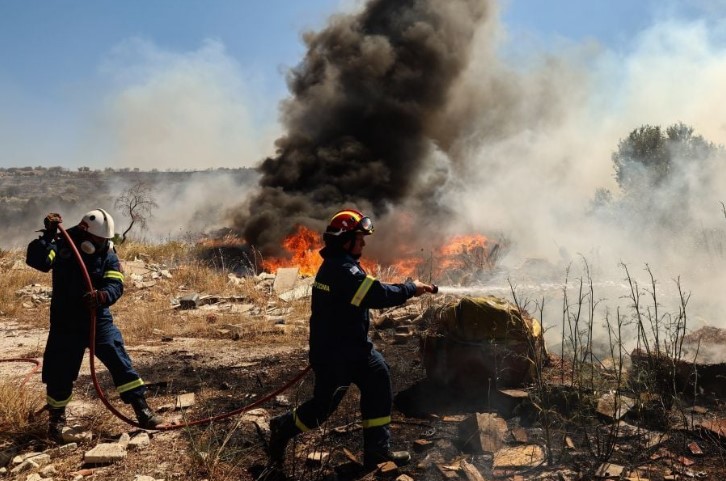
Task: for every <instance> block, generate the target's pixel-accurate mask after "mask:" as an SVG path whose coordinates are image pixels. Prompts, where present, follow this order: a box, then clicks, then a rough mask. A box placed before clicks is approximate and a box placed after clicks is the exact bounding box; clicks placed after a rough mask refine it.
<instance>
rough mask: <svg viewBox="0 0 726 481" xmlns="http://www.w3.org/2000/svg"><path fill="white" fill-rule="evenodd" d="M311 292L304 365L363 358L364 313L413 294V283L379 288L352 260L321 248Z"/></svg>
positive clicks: (367, 349) (366, 348)
mask: <svg viewBox="0 0 726 481" xmlns="http://www.w3.org/2000/svg"><path fill="white" fill-rule="evenodd" d="M320 255H321V256H322V257H323V264H322V265H321V266H320V269H319V270H318V273H317V275H316V276H315V283H314V284H313V290H312V314H311V316H310V353H309V356H310V362H311V363H323V362H338V361H357V360H364V359H367V358H368V356H369V355H370V353H371V350H372V349H373V343H372V342H371V341H370V339H369V338H368V328H369V327H370V317H369V313H368V309H369V308H373V309H379V308H383V307H393V306H398V305H401V304H403V303H405V302H406V300H407V299H409V298H410V297H412V296H413V295H414V293H415V292H416V286H415V285H414V283H413V282H410V281H409V282H406V283H404V284H384V283H382V282H380V281H378V280H376V279H375V278H374V277H371V276H369V275H366V273H365V271H364V270H363V268H362V267H361V266H360V264H359V263H358V261H357V260H356V259H354V258H353V257H351V256H350V255H348V254H347V253H345V252H344V251H342V250H331V249H329V248H327V247H326V248H324V249H322V250H321V251H320Z"/></svg>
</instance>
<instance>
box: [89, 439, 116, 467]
mask: <svg viewBox="0 0 726 481" xmlns="http://www.w3.org/2000/svg"><path fill="white" fill-rule="evenodd" d="M125 457H126V450H125V449H124V448H123V447H121V446H119V445H118V444H116V443H101V444H98V445H97V446H96V447H95V448H93V449H91V450H90V451H88V452H86V454H84V455H83V460H84V461H85V462H86V463H88V464H108V463H113V462H115V461H119V460H121V459H124V458H125Z"/></svg>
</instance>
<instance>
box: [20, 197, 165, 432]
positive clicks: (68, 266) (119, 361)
mask: <svg viewBox="0 0 726 481" xmlns="http://www.w3.org/2000/svg"><path fill="white" fill-rule="evenodd" d="M61 222H62V219H61V216H60V215H59V214H55V213H51V214H48V215H47V216H46V218H45V219H44V227H45V229H43V230H41V231H40V232H42V235H41V236H40V237H39V238H38V239H35V240H33V241H32V242H30V244H29V245H28V249H27V255H26V263H27V264H28V265H29V266H31V267H33V268H35V269H38V270H39V271H42V272H48V271H50V270H51V269H52V270H53V274H52V279H53V295H52V298H51V303H50V331H49V333H48V341H47V342H46V345H45V352H44V354H43V374H42V379H43V382H44V383H45V385H46V402H47V405H46V407H47V409H48V412H49V424H48V435H49V437H50V438H51V439H52V440H53V441H56V442H62V436H61V434H62V430H63V427H64V426H65V422H66V417H65V410H66V406H67V405H68V403H69V402H70V400H71V395H72V390H73V382H74V381H75V380H76V379H77V378H78V371H79V370H80V367H81V362H82V360H83V355H84V352H85V350H86V348H87V347H88V346H89V332H90V322H91V314H90V313H91V310H93V311H94V312H95V314H96V339H95V352H96V356H97V357H98V359H100V360H101V362H103V364H104V365H105V366H106V368H108V370H109V372H110V373H111V376H112V378H113V382H114V385H115V386H116V390H117V391H118V392H119V394H120V396H121V399H122V400H123V402H125V403H127V404H131V406H132V407H133V409H134V412H135V414H136V418H137V419H138V421H139V424H140V425H141V426H142V427H144V428H149V429H153V428H155V427H157V426H158V425H159V424H161V423H162V420H161V418H160V417H159V416H158V415H156V414H155V413H154V412H153V411H152V410H151V409H150V408H149V406H148V404H147V403H146V398H145V395H144V394H145V392H146V386H144V381H143V380H142V379H141V377H140V376H139V375H138V374H137V373H136V371H135V370H134V368H133V367H132V365H131V359H130V358H129V355H128V354H127V352H126V349H125V348H124V341H123V338H122V337H121V331H119V329H118V328H117V327H116V325H115V324H114V323H113V317H112V316H111V311H110V310H109V306H111V305H113V304H114V303H115V302H116V301H117V300H118V299H119V297H121V295H122V294H123V290H124V287H123V281H124V275H123V270H122V268H121V263H120V262H119V259H118V256H117V255H116V251H115V249H114V247H113V242H112V241H111V238H113V236H114V222H113V218H112V217H111V216H110V215H109V214H108V212H106V211H105V210H103V209H95V210H92V211H90V212H88V213H86V215H84V216H83V219H82V220H81V222H80V223H79V224H78V225H77V226H74V227H71V228H70V229H68V231H67V233H68V235H69V236H70V238H71V239H72V241H73V243H74V244H75V246H76V248H77V249H79V252H80V253H81V257H82V258H83V262H84V264H85V266H86V269H87V270H88V274H89V276H90V278H91V283H92V284H93V290H92V291H91V292H87V287H86V283H85V281H84V279H85V278H84V275H83V272H82V269H81V267H80V266H79V265H78V262H77V260H76V257H75V255H74V253H73V251H72V248H71V246H69V244H68V242H67V241H66V239H65V238H64V237H61V236H57V231H58V224H60V223H61Z"/></svg>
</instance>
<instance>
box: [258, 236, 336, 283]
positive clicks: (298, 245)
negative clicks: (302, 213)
mask: <svg viewBox="0 0 726 481" xmlns="http://www.w3.org/2000/svg"><path fill="white" fill-rule="evenodd" d="M282 247H283V248H284V249H285V250H286V251H287V252H289V253H290V257H287V258H282V257H272V258H268V259H264V260H263V261H262V268H263V269H264V270H266V271H267V272H275V271H276V270H277V269H279V268H280V267H293V266H295V267H299V268H300V274H302V275H308V276H309V275H314V274H315V273H316V272H317V270H318V267H320V264H322V262H323V259H322V258H321V257H320V255H318V251H319V250H320V249H321V248H322V247H323V241H322V239H321V238H320V234H318V233H317V232H315V231H314V230H311V229H308V228H307V227H305V226H302V225H301V226H298V229H297V232H295V233H294V234H292V235H290V236H288V237H287V238H285V240H284V241H283V242H282Z"/></svg>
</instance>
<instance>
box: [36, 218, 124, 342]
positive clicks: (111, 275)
mask: <svg viewBox="0 0 726 481" xmlns="http://www.w3.org/2000/svg"><path fill="white" fill-rule="evenodd" d="M67 232H68V234H69V236H70V237H71V239H73V241H74V244H75V245H76V247H77V248H78V247H79V246H80V243H81V240H82V239H81V234H82V232H81V231H80V230H79V229H77V228H76V227H71V228H70V229H68V231H67ZM79 251H80V249H79ZM80 253H81V258H82V259H83V262H84V264H85V265H86V269H87V270H88V275H89V276H90V278H91V283H92V284H93V288H94V289H97V290H103V291H105V292H106V294H108V303H107V304H106V305H104V306H99V307H98V309H97V310H96V320H97V322H98V323H102V322H112V321H113V317H112V316H111V311H110V310H109V308H108V306H110V305H112V304H114V303H115V302H116V301H117V300H118V299H119V297H121V295H122V294H123V292H124V284H123V281H124V275H123V270H122V268H121V263H120V261H119V259H118V256H117V255H116V252H115V251H114V250H113V249H99V250H97V251H96V252H95V253H93V254H90V255H89V254H86V253H84V252H83V251H80ZM25 262H26V263H27V264H28V265H29V266H31V267H33V268H35V269H38V270H39V271H42V272H48V271H50V270H53V295H52V298H51V302H50V323H51V325H63V326H66V327H80V328H84V329H85V328H86V327H88V323H89V321H90V315H89V312H88V308H87V307H86V305H85V303H84V302H83V295H84V294H85V293H86V292H87V291H88V289H87V287H86V283H85V280H84V277H83V272H82V271H81V268H80V266H79V265H78V261H77V260H76V257H75V255H74V254H73V251H72V250H71V247H70V246H69V245H68V242H67V241H66V239H65V237H60V238H58V239H56V240H54V239H46V238H44V237H40V238H39V239H35V240H34V241H32V242H31V243H30V244H28V249H27V252H26V257H25Z"/></svg>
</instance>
